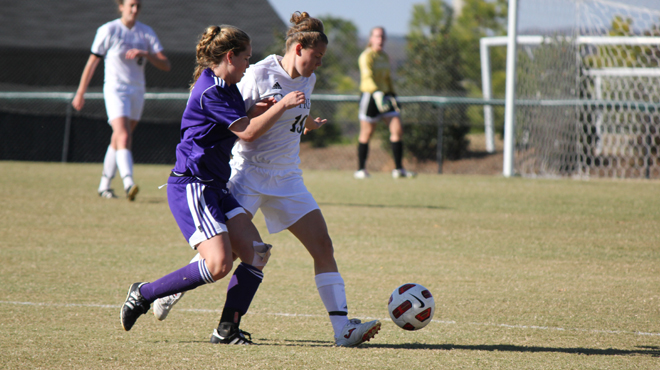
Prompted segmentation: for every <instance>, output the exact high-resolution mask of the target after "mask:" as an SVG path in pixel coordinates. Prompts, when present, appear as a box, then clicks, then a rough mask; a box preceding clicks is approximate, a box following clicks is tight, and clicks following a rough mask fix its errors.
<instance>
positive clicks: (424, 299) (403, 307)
mask: <svg viewBox="0 0 660 370" xmlns="http://www.w3.org/2000/svg"><path fill="white" fill-rule="evenodd" d="M387 310H388V311H389V313H390V317H391V318H392V321H394V323H395V324H397V325H399V326H400V327H401V328H402V329H404V330H419V329H421V328H423V327H425V326H426V325H428V323H430V322H431V319H432V318H433V314H434V313H435V301H434V300H433V296H432V295H431V292H429V290H428V289H426V288H424V287H423V286H421V285H419V284H412V283H411V284H403V285H401V286H400V287H398V288H396V289H394V292H392V295H391V296H390V301H389V302H388V303H387Z"/></svg>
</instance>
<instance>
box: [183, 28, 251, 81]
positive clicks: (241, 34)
mask: <svg viewBox="0 0 660 370" xmlns="http://www.w3.org/2000/svg"><path fill="white" fill-rule="evenodd" d="M248 45H250V36H249V35H248V34H247V33H245V31H243V30H241V29H240V28H237V27H234V26H230V25H226V24H223V25H220V26H208V27H206V30H205V31H204V33H203V34H202V36H201V37H200V39H199V42H198V43H197V50H196V56H197V64H196V65H195V72H194V73H193V83H192V84H191V85H190V89H192V88H193V86H195V82H197V79H198V78H199V76H201V75H202V72H204V70H205V69H207V68H209V67H214V66H217V65H218V64H220V63H221V62H222V58H224V56H225V55H226V54H227V53H229V52H230V51H234V54H240V53H242V52H243V51H245V50H246V49H247V47H248Z"/></svg>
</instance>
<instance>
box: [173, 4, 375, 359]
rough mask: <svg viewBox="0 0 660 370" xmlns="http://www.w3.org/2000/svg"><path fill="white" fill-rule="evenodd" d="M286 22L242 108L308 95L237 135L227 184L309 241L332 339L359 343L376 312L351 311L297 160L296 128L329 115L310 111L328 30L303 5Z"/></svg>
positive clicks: (245, 90) (251, 75) (248, 76)
mask: <svg viewBox="0 0 660 370" xmlns="http://www.w3.org/2000/svg"><path fill="white" fill-rule="evenodd" d="M291 23H293V26H292V27H291V28H290V29H289V30H288V32H287V39H286V49H285V54H284V57H281V56H278V55H270V56H268V57H266V58H265V59H264V60H262V61H260V62H259V63H257V64H255V65H252V66H250V68H249V69H248V70H247V71H246V73H245V77H244V78H243V79H242V80H241V82H240V83H239V84H238V87H239V89H240V90H241V94H242V95H243V98H244V99H245V107H246V110H249V109H250V108H251V107H252V106H254V105H255V104H257V103H258V102H259V101H261V100H263V99H265V98H269V97H275V98H276V99H277V100H280V99H282V96H286V95H287V94H288V93H290V92H292V91H302V92H303V93H304V94H305V98H306V99H305V102H304V103H303V104H300V105H299V106H298V107H296V108H292V109H289V110H287V111H286V112H285V113H284V114H282V116H281V118H280V119H279V120H278V121H277V122H276V123H275V124H274V125H273V127H271V128H270V129H269V130H268V131H267V132H266V133H265V134H264V135H262V136H261V137H260V138H258V139H257V140H254V141H252V142H246V141H244V140H239V141H237V143H236V145H234V148H233V150H232V154H233V159H232V161H231V166H232V175H231V178H230V180H229V184H228V186H229V189H230V191H231V193H232V195H233V196H234V197H235V198H236V200H238V202H239V203H240V204H241V205H242V206H243V208H244V209H245V210H246V211H247V212H248V215H249V216H250V217H253V216H254V214H255V213H256V212H257V210H259V209H261V212H262V213H263V214H264V216H265V218H266V225H267V227H268V231H269V232H270V233H271V234H273V233H278V232H280V231H282V230H286V229H288V230H289V231H290V232H291V233H293V235H295V236H296V237H297V238H298V239H299V240H300V241H301V242H302V244H303V245H304V246H305V248H307V250H308V251H309V253H310V254H311V255H312V258H313V259H314V273H315V280H316V286H317V288H318V291H319V294H320V295H321V300H322V301H323V304H324V305H325V308H326V310H327V311H328V314H329V315H330V321H331V322H332V327H333V329H334V333H335V344H336V345H337V346H357V345H359V344H360V343H362V342H364V341H368V340H369V339H371V338H373V336H374V335H376V333H377V332H378V330H380V325H381V324H380V322H379V321H378V320H374V321H370V322H366V323H361V322H360V320H357V319H351V320H349V319H348V312H347V311H348V306H347V303H346V293H345V289H344V280H343V279H342V277H341V275H340V274H339V272H338V269H337V262H336V261H335V257H334V254H333V253H334V250H333V246H332V240H331V239H330V236H329V234H328V228H327V225H326V223H325V220H324V218H323V214H321V210H320V209H319V206H318V204H317V203H316V201H315V200H314V197H313V196H312V194H310V192H309V191H308V190H307V188H306V187H305V184H304V183H303V179H302V171H301V170H300V169H299V168H298V164H299V163H300V157H299V152H300V136H301V135H302V134H303V132H304V131H305V130H309V129H317V128H319V127H321V126H322V125H323V124H324V123H325V122H326V120H322V119H320V118H316V119H315V120H313V119H311V118H310V117H309V110H310V99H309V97H310V96H311V93H312V90H313V89H314V84H315V83H316V75H315V74H314V70H315V69H316V68H318V67H319V66H320V65H321V59H322V58H323V55H324V54H325V51H326V49H327V46H328V38H327V36H326V35H325V34H324V33H323V23H322V22H321V21H320V20H318V19H316V18H311V17H310V16H309V14H308V13H306V12H303V13H300V12H296V13H294V14H293V15H292V16H291ZM230 233H231V231H230ZM168 307H169V308H171V305H170V306H168Z"/></svg>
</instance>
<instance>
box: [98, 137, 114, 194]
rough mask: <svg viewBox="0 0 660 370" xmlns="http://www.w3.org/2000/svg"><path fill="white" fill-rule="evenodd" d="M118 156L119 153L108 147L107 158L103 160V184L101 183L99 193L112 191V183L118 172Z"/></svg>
mask: <svg viewBox="0 0 660 370" xmlns="http://www.w3.org/2000/svg"><path fill="white" fill-rule="evenodd" d="M116 154H117V152H116V151H115V150H114V149H113V148H112V147H111V146H110V145H108V150H107V151H106V152H105V158H104V159H103V172H102V173H101V183H99V193H100V192H102V191H104V190H108V189H110V183H111V182H112V179H113V178H114V177H115V173H116V172H117V159H116Z"/></svg>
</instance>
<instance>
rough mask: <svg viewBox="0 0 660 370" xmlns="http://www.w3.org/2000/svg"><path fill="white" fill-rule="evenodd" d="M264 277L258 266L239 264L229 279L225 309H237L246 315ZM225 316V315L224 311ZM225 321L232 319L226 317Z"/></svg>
mask: <svg viewBox="0 0 660 370" xmlns="http://www.w3.org/2000/svg"><path fill="white" fill-rule="evenodd" d="M263 278H264V273H263V272H262V271H261V270H259V269H258V268H256V267H254V266H252V265H249V264H247V263H241V264H240V265H238V267H237V268H236V270H235V271H234V275H233V276H232V277H231V280H230V281H229V286H227V300H226V301H225V310H224V311H227V310H228V309H229V310H230V311H237V312H238V313H239V314H240V315H241V316H243V315H245V314H246V313H247V311H248V308H249V307H250V303H252V298H254V295H255V294H257V289H259V284H261V280H263ZM223 316H225V315H224V312H223ZM220 321H222V320H220ZM225 321H229V322H231V321H232V320H230V319H229V318H226V320H225Z"/></svg>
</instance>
